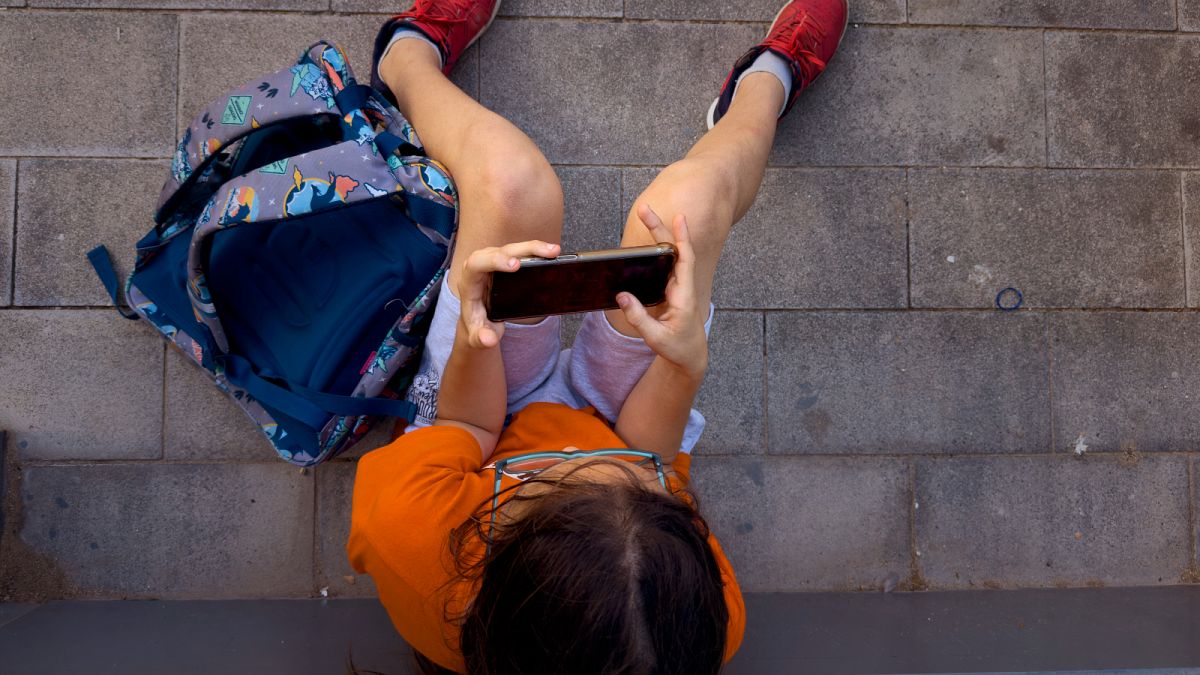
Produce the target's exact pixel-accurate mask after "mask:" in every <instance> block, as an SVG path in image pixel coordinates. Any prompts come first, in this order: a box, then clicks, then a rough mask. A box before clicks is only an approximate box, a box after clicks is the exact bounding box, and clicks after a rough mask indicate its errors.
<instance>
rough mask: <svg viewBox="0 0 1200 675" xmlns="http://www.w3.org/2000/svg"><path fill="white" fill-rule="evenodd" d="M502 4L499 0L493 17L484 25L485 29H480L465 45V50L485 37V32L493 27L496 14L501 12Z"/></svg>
mask: <svg viewBox="0 0 1200 675" xmlns="http://www.w3.org/2000/svg"><path fill="white" fill-rule="evenodd" d="M500 5H501V1H500V0H497V2H496V7H495V8H494V9H492V18H490V19H488V22H487V23H486V24H484V25H483V29H482V30H480V31H479V33H478V34H476V35H475V37H474V38H473V39H472V40H471V41H470V42H468V43H467V46H466V47H463V51H464V52H465V51H467V50H468V49H470V48H471V45H473V44H475V43H476V42H479V38H481V37H483V34H484V33H486V32H487V29H489V28H491V27H492V23H493V22H495V20H496V16H497V15H499V14H500Z"/></svg>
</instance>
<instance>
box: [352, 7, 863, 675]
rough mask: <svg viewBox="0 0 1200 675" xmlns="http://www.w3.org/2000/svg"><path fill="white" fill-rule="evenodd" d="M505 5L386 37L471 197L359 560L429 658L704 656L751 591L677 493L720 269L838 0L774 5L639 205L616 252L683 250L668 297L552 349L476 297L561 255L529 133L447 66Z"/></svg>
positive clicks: (827, 38)
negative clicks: (656, 247)
mask: <svg viewBox="0 0 1200 675" xmlns="http://www.w3.org/2000/svg"><path fill="white" fill-rule="evenodd" d="M498 5H499V2H498V0H417V3H416V6H415V7H414V8H413V9H412V10H410V11H408V12H406V13H404V14H400V15H399V16H397V17H395V18H393V19H391V20H390V21H388V22H387V24H386V25H385V26H384V29H383V31H382V32H381V33H380V37H379V39H378V40H377V43H376V52H375V54H376V63H377V77H376V78H375V85H376V87H378V88H380V89H385V88H390V91H391V93H392V94H393V95H394V97H395V99H396V102H397V105H398V107H399V108H400V110H401V111H403V112H404V114H405V115H406V116H407V117H408V119H409V120H410V121H411V122H412V124H413V126H414V127H415V128H416V129H417V130H418V132H419V133H420V136H421V139H422V141H423V143H424V145H425V148H426V149H427V151H428V152H429V154H430V156H432V157H434V158H436V159H438V160H439V161H441V162H444V163H445V164H446V166H447V167H448V168H449V170H450V172H451V173H452V174H453V176H454V177H455V181H456V183H457V186H458V191H459V199H460V206H461V211H460V229H459V234H458V241H457V246H456V250H455V253H454V259H453V264H452V267H451V272H450V274H449V277H448V279H447V281H446V282H445V287H444V288H443V290H442V294H441V298H440V300H439V304H438V307H437V310H436V312H435V315H434V318H433V322H432V325H431V329H430V333H429V337H428V339H427V340H426V351H425V354H424V357H423V359H422V364H421V368H420V372H419V374H418V376H417V380H416V381H415V383H414V386H413V387H412V392H411V393H410V396H411V397H413V399H414V401H415V402H417V403H418V404H419V405H420V407H421V415H420V416H419V419H417V420H415V421H414V423H413V425H412V426H410V427H409V430H408V433H406V434H405V435H404V436H402V437H401V438H400V439H399V440H397V441H396V442H394V443H392V444H391V445H389V446H386V447H383V448H380V449H378V450H375V451H374V452H371V453H369V454H368V455H366V456H365V457H363V459H362V460H361V461H360V462H359V467H358V474H357V478H356V484H355V488H354V504H353V515H352V525H351V533H350V541H349V544H348V551H349V554H350V559H351V562H352V563H353V565H354V567H355V569H357V570H358V571H360V572H365V573H367V574H370V575H371V576H372V577H373V578H374V580H375V583H376V586H377V588H378V589H379V594H380V600H381V601H382V602H383V604H384V607H385V608H386V609H387V611H388V613H389V615H390V616H391V618H392V621H393V623H394V624H395V626H396V628H397V630H399V632H400V634H401V635H402V636H403V637H404V638H405V639H406V640H407V641H408V642H409V644H411V645H412V647H413V649H414V650H416V651H417V653H418V654H420V655H423V660H424V661H425V664H426V665H425V667H426V668H427V669H434V672H436V668H442V669H451V670H453V671H455V672H468V673H551V672H553V673H570V674H572V675H582V674H585V673H687V674H689V675H692V674H696V673H715V672H717V671H719V670H720V668H721V666H722V664H723V663H724V662H725V661H728V659H729V658H730V657H732V655H733V654H734V652H736V651H737V648H738V646H739V645H740V643H741V640H742V633H743V630H744V627H745V608H744V605H743V603H742V597H741V593H740V591H739V589H738V586H737V581H736V579H735V578H734V574H733V570H732V568H731V567H730V565H729V561H728V560H727V559H726V558H725V555H724V554H723V553H722V551H721V548H720V546H719V545H718V544H717V541H716V539H715V538H714V537H713V536H712V534H711V533H710V532H709V530H708V528H707V526H706V525H705V523H704V520H703V519H702V518H701V517H700V516H699V514H698V513H697V512H696V509H695V500H694V498H693V497H692V496H691V495H690V494H689V493H688V492H687V483H688V471H689V467H690V455H689V453H690V451H691V449H692V447H693V446H694V445H695V443H696V440H697V438H698V437H699V435H700V432H701V430H702V428H703V425H704V419H703V417H701V416H700V415H699V413H697V412H695V411H693V410H691V405H692V402H693V400H694V398H695V395H696V391H697V389H698V388H699V387H700V382H701V379H702V378H703V375H704V372H705V369H706V367H707V359H708V351H707V330H708V326H709V321H710V320H711V315H712V306H711V304H710V297H711V294H712V281H713V275H714V273H715V270H716V265H717V259H718V257H719V256H720V252H721V248H722V246H723V245H724V242H725V239H726V237H727V235H728V233H729V230H730V228H731V227H732V226H733V224H734V223H735V222H737V221H738V220H739V219H740V218H741V217H742V216H743V215H744V214H745V213H746V211H747V210H748V209H749V208H750V205H751V204H752V202H753V200H754V196H755V194H756V193H757V191H758V187H759V183H760V182H761V180H762V176H763V171H764V170H765V167H766V164H767V157H768V154H769V152H770V149H771V144H772V142H773V140H774V134H775V127H776V121H777V119H778V118H779V117H780V116H782V115H783V114H785V113H786V112H787V111H788V110H790V108H791V107H792V105H793V104H794V103H795V101H796V98H797V97H798V95H799V93H800V92H801V91H802V90H803V89H804V88H805V87H807V86H808V85H810V84H811V83H812V82H813V81H814V80H815V79H816V78H817V76H819V75H820V73H821V72H822V70H824V67H825V64H826V62H828V60H829V59H830V57H832V56H833V53H834V51H835V50H836V48H837V45H838V42H839V41H840V39H841V35H842V33H843V31H844V29H845V25H846V4H845V0H793V1H792V2H788V3H787V4H786V5H785V6H784V7H783V9H782V10H781V11H780V13H779V15H778V16H777V17H776V19H775V22H774V24H773V25H772V26H771V29H770V31H769V33H768V35H767V38H766V40H765V41H764V42H763V43H761V44H760V45H758V46H756V47H754V48H753V49H751V50H750V51H749V52H748V53H747V54H746V55H745V56H744V57H742V58H741V59H740V60H739V61H738V62H737V64H736V65H735V66H734V68H733V71H732V72H731V73H730V76H729V78H728V79H727V80H726V82H725V85H724V87H723V88H722V90H721V93H720V96H718V98H717V99H716V101H714V102H713V104H712V107H711V108H710V110H709V127H710V129H711V130H710V131H709V133H708V134H706V135H705V136H704V137H703V138H701V139H700V141H699V142H698V143H696V145H695V146H694V147H693V148H692V150H691V151H690V152H689V153H688V155H687V156H686V157H685V158H684V159H683V160H682V161H679V162H676V163H675V164H672V165H671V166H669V167H667V168H666V169H665V170H663V171H662V172H661V173H660V174H659V176H658V177H657V178H656V179H655V180H654V182H653V183H652V184H651V185H650V187H649V188H647V189H646V191H645V192H643V193H642V195H641V196H640V197H638V199H637V201H636V202H635V205H634V207H633V211H632V213H631V214H630V216H629V218H628V220H627V223H626V226H625V232H624V235H623V237H622V240H621V245H622V246H642V245H648V244H654V243H656V242H672V243H674V244H675V245H676V246H677V248H678V250H679V256H678V260H677V263H676V266H675V269H674V273H673V276H672V278H671V280H670V283H669V286H668V291H667V300H666V302H665V303H663V304H662V305H660V306H658V307H654V308H650V309H647V308H645V307H643V306H642V305H641V304H640V303H639V302H638V301H637V300H636V299H635V298H633V297H632V296H629V295H628V294H621V295H620V296H619V297H618V298H617V300H618V302H619V304H620V306H621V308H620V309H619V310H611V311H608V312H595V313H591V314H588V315H586V316H585V317H584V319H583V322H582V325H581V327H580V329H579V333H578V336H577V338H576V341H575V344H574V347H573V348H572V349H570V350H565V351H562V352H561V353H560V351H559V339H560V338H559V324H560V321H559V318H558V317H547V318H542V319H538V320H531V321H525V322H513V323H506V324H494V323H491V322H489V321H488V320H487V317H486V314H485V311H484V308H483V294H484V281H485V279H486V278H487V275H488V274H489V273H496V274H503V273H506V272H511V271H514V270H516V269H517V268H518V266H519V263H518V260H517V259H518V258H521V257H524V256H542V257H553V256H555V255H557V254H558V253H559V245H558V241H559V238H560V234H561V228H562V214H563V198H562V188H561V186H560V185H559V182H558V180H557V179H556V177H555V175H554V172H553V170H552V169H551V167H550V164H549V163H548V162H547V161H546V159H545V158H544V157H543V156H542V154H541V153H540V152H539V151H538V149H537V148H536V147H535V146H534V144H533V142H532V141H531V140H530V139H529V138H528V137H526V136H525V135H524V134H523V133H521V132H520V131H519V130H518V129H517V128H516V127H515V126H513V125H512V124H511V123H509V122H508V121H506V120H505V119H503V118H501V117H500V116H498V115H496V114H495V113H492V112H491V111H489V110H487V109H486V108H484V107H483V106H481V105H479V104H478V103H476V102H475V101H474V100H472V99H471V98H470V97H468V96H466V95H465V94H464V93H463V92H461V91H459V90H458V89H457V88H456V87H455V86H454V85H453V84H451V83H450V81H449V80H448V79H446V77H445V74H446V73H448V72H450V70H451V68H453V66H454V64H455V62H456V61H457V60H458V58H459V56H460V55H461V54H462V52H463V51H464V50H465V49H466V48H467V47H468V46H469V45H470V44H471V43H473V42H474V41H475V40H477V39H479V36H480V35H481V34H482V32H483V31H484V30H485V29H486V28H487V25H488V24H489V23H490V22H491V20H492V19H493V18H494V16H495V14H496V11H497V10H498ZM735 94H736V96H735ZM513 242H517V243H513ZM597 451H600V452H597ZM433 664H436V666H434V665H433Z"/></svg>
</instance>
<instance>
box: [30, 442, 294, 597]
mask: <svg viewBox="0 0 1200 675" xmlns="http://www.w3.org/2000/svg"><path fill="white" fill-rule="evenodd" d="M21 494H22V502H23V506H24V512H23V515H24V523H23V529H22V531H21V538H22V539H23V540H24V541H25V542H26V543H27V544H29V545H30V546H31V547H32V548H34V549H35V550H37V551H39V552H40V553H42V554H45V555H47V556H49V557H50V558H51V559H53V560H54V561H55V562H56V563H57V564H58V566H59V567H60V568H61V570H62V571H63V572H64V573H65V574H66V576H67V578H68V579H69V580H70V581H71V582H72V583H73V584H75V585H76V586H77V587H78V588H79V589H80V591H81V592H82V593H83V594H84V595H85V596H97V597H114V596H116V597H126V598H139V597H142V598H207V599H218V598H269V597H280V596H285V597H286V596H306V595H309V594H311V593H312V592H313V555H312V552H313V481H312V477H311V474H310V475H301V473H300V470H299V469H297V468H296V467H293V466H289V465H286V464H284V463H282V462H279V463H277V464H145V463H143V464H96V465H58V466H53V465H51V466H27V467H25V469H24V471H23V484H22V486H21Z"/></svg>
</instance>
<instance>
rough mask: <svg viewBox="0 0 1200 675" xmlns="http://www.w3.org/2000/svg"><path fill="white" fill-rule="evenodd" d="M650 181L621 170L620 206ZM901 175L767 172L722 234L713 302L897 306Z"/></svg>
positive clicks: (649, 176)
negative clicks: (728, 230)
mask: <svg viewBox="0 0 1200 675" xmlns="http://www.w3.org/2000/svg"><path fill="white" fill-rule="evenodd" d="M657 175H658V170H657V169H626V170H625V188H624V192H625V201H626V208H627V209H628V208H631V207H632V206H633V202H634V201H635V200H636V199H637V197H638V195H639V194H640V193H641V191H642V190H644V189H645V188H646V186H648V185H649V184H650V182H651V180H653V178H654V177H655V176H657ZM905 237H906V234H905V206H904V172H903V171H901V170H894V169H820V170H810V169H768V170H767V172H766V175H765V177H764V179H763V185H762V188H761V189H760V190H759V193H758V199H757V201H755V203H754V206H753V207H752V208H751V209H750V211H749V212H748V213H747V214H746V217H745V218H743V219H742V221H741V222H739V223H738V224H737V225H736V226H734V228H733V231H732V232H731V233H730V235H729V239H728V241H727V242H726V244H725V250H724V251H723V252H722V254H721V263H720V265H719V266H718V268H717V276H716V279H715V280H714V282H713V302H714V303H715V304H716V305H717V306H718V307H728V308H738V309H759V308H764V309H790V308H810V307H838V308H845V307H895V308H899V307H904V306H906V304H907V296H908V289H907V284H908V271H907V251H906V246H907V244H906V240H905Z"/></svg>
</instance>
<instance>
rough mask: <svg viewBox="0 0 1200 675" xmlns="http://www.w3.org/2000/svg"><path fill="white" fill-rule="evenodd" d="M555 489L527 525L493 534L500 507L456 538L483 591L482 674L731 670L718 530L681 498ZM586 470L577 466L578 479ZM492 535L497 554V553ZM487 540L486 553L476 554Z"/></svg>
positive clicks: (511, 522) (478, 616)
mask: <svg viewBox="0 0 1200 675" xmlns="http://www.w3.org/2000/svg"><path fill="white" fill-rule="evenodd" d="M598 461H606V462H607V463H611V464H613V465H616V466H620V467H621V469H622V470H623V471H624V472H625V473H626V475H627V477H628V478H629V480H628V481H621V482H620V483H617V484H611V483H604V484H600V483H590V482H586V481H584V480H572V477H571V475H572V474H573V473H574V471H572V472H571V474H568V475H566V476H564V477H562V478H560V479H558V480H554V481H549V480H547V481H539V480H538V479H536V478H534V479H532V480H531V481H528V482H527V483H526V485H528V484H529V483H533V482H543V483H545V484H546V485H547V486H548V487H549V489H547V490H545V491H542V492H538V493H537V494H536V495H535V496H526V495H523V494H519V493H514V494H513V495H512V496H511V497H510V498H509V500H510V501H523V502H526V505H525V510H524V511H522V513H521V514H520V517H519V518H514V519H504V518H497V523H496V525H495V527H491V528H490V527H489V522H490V515H491V510H490V506H491V500H490V499H489V500H488V503H487V505H486V508H485V509H483V510H481V511H480V514H478V515H477V516H476V517H475V518H473V519H471V520H469V521H467V522H466V523H464V524H463V525H462V526H460V527H459V528H458V529H457V530H455V532H454V534H453V536H452V544H451V545H452V550H453V552H454V554H455V558H456V560H457V562H458V566H459V573H460V575H461V576H462V577H463V578H465V579H467V580H470V581H473V582H474V583H475V585H476V587H477V588H478V592H477V594H476V596H475V598H474V601H473V602H471V604H470V606H469V607H468V608H467V609H466V613H465V614H464V615H463V616H462V617H461V619H460V623H461V649H462V653H463V657H464V659H465V661H466V664H467V672H468V673H469V674H470V675H520V674H531V673H539V674H541V673H564V674H570V675H587V674H592V673H595V674H601V673H603V674H605V675H609V674H612V675H617V674H621V675H651V674H653V675H659V674H662V675H668V674H676V673H678V674H681V675H683V674H686V675H701V674H703V673H716V672H718V671H719V670H720V669H721V663H722V657H723V655H724V652H725V639H726V635H725V633H726V627H727V623H728V621H729V611H728V608H727V607H726V605H725V595H724V588H723V584H722V580H721V572H720V568H719V566H718V564H717V560H716V556H715V555H714V554H713V551H712V547H711V546H709V543H708V533H709V530H708V526H707V524H706V523H705V522H704V520H703V519H702V518H701V517H700V515H699V514H698V513H697V511H696V509H695V508H694V504H695V499H694V497H692V496H691V495H690V494H687V493H685V492H682V491H680V492H679V493H676V494H664V493H662V492H660V491H658V490H654V489H650V488H648V487H646V486H645V484H644V483H643V480H642V478H641V477H639V476H638V475H637V470H636V469H635V468H634V467H632V466H630V465H629V464H627V463H625V462H621V461H612V460H598ZM578 468H579V467H576V469H575V470H576V471H577V470H578ZM489 530H490V537H491V550H490V551H489V552H487V553H484V554H476V555H469V554H467V551H468V550H476V551H483V550H485V549H486V542H487V541H488V536H489ZM472 541H474V542H476V543H477V544H479V545H478V546H474V545H468V544H469V542H472Z"/></svg>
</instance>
